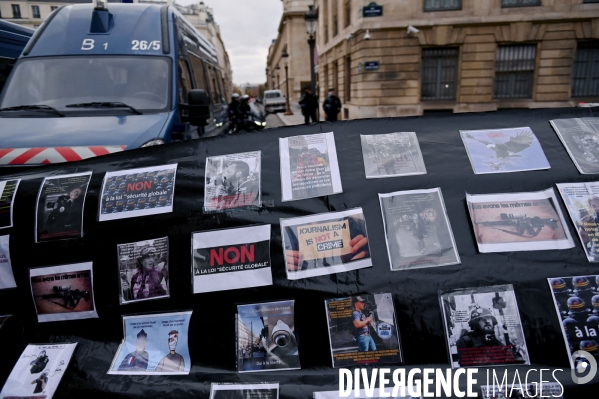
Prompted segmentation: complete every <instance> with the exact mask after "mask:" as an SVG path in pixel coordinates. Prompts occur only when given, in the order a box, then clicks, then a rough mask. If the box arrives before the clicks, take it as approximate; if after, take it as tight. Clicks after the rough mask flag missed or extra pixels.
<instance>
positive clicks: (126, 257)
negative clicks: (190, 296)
mask: <svg viewBox="0 0 599 399" xmlns="http://www.w3.org/2000/svg"><path fill="white" fill-rule="evenodd" d="M117 256H118V263H119V271H120V273H119V285H120V288H121V289H120V300H121V305H123V304H127V303H132V302H138V301H143V300H148V299H160V298H168V297H169V296H170V289H169V288H170V287H169V268H168V267H169V265H168V260H169V251H168V237H163V238H157V239H153V240H145V241H139V242H134V243H129V244H120V245H118V246H117Z"/></svg>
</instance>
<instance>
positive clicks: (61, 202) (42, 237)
mask: <svg viewBox="0 0 599 399" xmlns="http://www.w3.org/2000/svg"><path fill="white" fill-rule="evenodd" d="M91 175H92V172H88V173H83V174H77V175H63V176H57V177H51V178H50V177H49V178H46V179H44V182H43V183H42V186H41V188H40V191H39V193H38V202H37V211H36V214H37V218H36V242H40V241H48V240H55V239H65V238H76V237H81V236H83V226H82V224H83V205H84V202H85V194H86V192H87V186H88V184H89V180H90V178H91Z"/></svg>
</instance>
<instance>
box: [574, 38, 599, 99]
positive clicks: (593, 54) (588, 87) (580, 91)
mask: <svg viewBox="0 0 599 399" xmlns="http://www.w3.org/2000/svg"><path fill="white" fill-rule="evenodd" d="M597 95H599V41H594V42H580V43H578V48H577V49H576V59H575V60H574V67H573V68H572V97H586V96H597Z"/></svg>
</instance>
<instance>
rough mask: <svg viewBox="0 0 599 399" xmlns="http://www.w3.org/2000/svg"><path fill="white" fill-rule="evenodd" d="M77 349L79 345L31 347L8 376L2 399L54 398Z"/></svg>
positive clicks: (1, 395) (29, 346) (1, 393)
mask: <svg viewBox="0 0 599 399" xmlns="http://www.w3.org/2000/svg"><path fill="white" fill-rule="evenodd" d="M76 346H77V344H76V343H74V344H43V345H27V347H26V348H25V350H24V351H23V354H22V355H21V357H19V360H17V363H16V364H15V367H13V369H12V371H11V373H10V375H9V376H8V380H6V384H4V388H2V392H0V398H1V399H9V398H10V399H17V398H21V399H25V398H27V399H33V398H40V399H51V398H52V396H54V393H55V392H56V388H58V384H59V383H60V379H61V378H62V376H63V375H64V374H65V373H66V371H67V367H68V366H69V363H70V361H71V357H72V356H73V352H74V351H75V347H76Z"/></svg>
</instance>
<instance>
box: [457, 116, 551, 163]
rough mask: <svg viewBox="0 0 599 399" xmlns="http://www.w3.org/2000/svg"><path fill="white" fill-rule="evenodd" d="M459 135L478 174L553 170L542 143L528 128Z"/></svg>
mask: <svg viewBox="0 0 599 399" xmlns="http://www.w3.org/2000/svg"><path fill="white" fill-rule="evenodd" d="M460 134H461V136H462V140H463V141H464V146H465V147H466V151H467V152H468V157H469V158H470V163H471V164H472V169H474V173H476V174H477V175H480V174H485V173H506V172H521V171H526V170H539V169H549V168H550V167H551V166H550V165H549V161H547V158H546V157H545V153H544V152H543V148H541V143H539V140H537V137H536V136H535V134H534V133H533V132H532V130H531V128H529V127H518V128H512V129H498V130H460Z"/></svg>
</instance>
